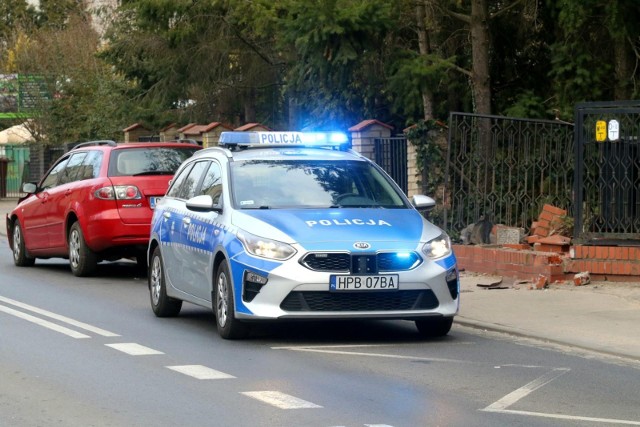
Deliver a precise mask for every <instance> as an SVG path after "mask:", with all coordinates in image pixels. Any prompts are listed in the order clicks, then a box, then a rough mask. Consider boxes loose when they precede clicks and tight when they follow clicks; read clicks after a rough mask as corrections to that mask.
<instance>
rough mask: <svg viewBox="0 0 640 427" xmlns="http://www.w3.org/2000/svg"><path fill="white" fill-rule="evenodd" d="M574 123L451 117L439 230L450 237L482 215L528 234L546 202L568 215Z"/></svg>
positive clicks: (456, 234) (468, 115) (453, 115)
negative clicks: (442, 208) (441, 228)
mask: <svg viewBox="0 0 640 427" xmlns="http://www.w3.org/2000/svg"><path fill="white" fill-rule="evenodd" d="M573 131H574V129H573V125H572V124H568V123H564V122H557V121H551V120H526V119H517V118H509V117H501V116H482V115H475V114H465V113H451V114H450V116H449V147H448V153H447V157H446V158H447V162H446V172H445V206H444V213H443V215H444V221H443V224H444V227H445V229H446V230H447V231H448V232H449V233H450V234H451V235H452V236H453V237H459V234H460V231H461V230H462V229H463V228H465V227H466V226H468V225H469V224H473V223H475V222H477V221H479V220H480V219H481V218H482V217H483V216H485V217H488V218H489V219H490V220H491V221H492V222H493V223H496V224H504V225H508V226H513V227H522V228H524V229H525V231H527V232H528V231H529V229H530V227H531V223H532V222H533V221H534V220H535V219H536V218H537V217H538V215H539V214H540V211H541V208H542V206H543V205H544V204H545V203H550V204H553V205H555V206H558V207H560V208H563V209H567V210H568V211H569V212H572V209H573V204H572V188H573V164H574V151H573V146H574V143H573V140H574V138H573Z"/></svg>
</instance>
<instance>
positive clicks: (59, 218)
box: [47, 151, 87, 251]
mask: <svg viewBox="0 0 640 427" xmlns="http://www.w3.org/2000/svg"><path fill="white" fill-rule="evenodd" d="M86 157H87V152H86V151H82V152H78V153H75V154H72V155H71V157H70V158H69V161H68V162H67V164H66V165H65V167H64V170H62V172H61V173H60V180H59V181H58V185H56V186H55V187H52V188H51V189H50V190H49V202H48V207H47V223H48V229H49V247H50V248H52V249H60V250H62V251H65V250H66V249H65V248H66V243H67V233H66V228H65V220H66V215H67V213H68V212H69V207H70V205H71V203H72V201H73V200H74V198H78V197H79V188H78V180H79V179H80V178H81V176H82V173H81V172H82V168H83V166H82V162H83V161H84V159H85V158H86ZM81 202H82V200H81Z"/></svg>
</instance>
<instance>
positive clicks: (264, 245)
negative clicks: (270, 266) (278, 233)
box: [238, 232, 296, 261]
mask: <svg viewBox="0 0 640 427" xmlns="http://www.w3.org/2000/svg"><path fill="white" fill-rule="evenodd" d="M238 239H240V241H241V242H242V245H243V246H244V249H245V250H246V251H247V252H248V253H250V254H251V255H255V256H257V257H260V258H268V259H275V260H278V261H284V260H287V259H289V258H291V257H292V256H293V255H294V254H295V253H296V250H295V249H294V248H293V247H292V246H291V245H288V244H286V243H282V242H278V241H276V240H271V239H265V238H264V237H258V236H254V235H253V234H249V233H246V232H238Z"/></svg>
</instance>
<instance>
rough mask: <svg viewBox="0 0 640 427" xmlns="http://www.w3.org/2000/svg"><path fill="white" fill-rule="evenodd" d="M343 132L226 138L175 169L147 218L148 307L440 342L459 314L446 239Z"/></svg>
mask: <svg viewBox="0 0 640 427" xmlns="http://www.w3.org/2000/svg"><path fill="white" fill-rule="evenodd" d="M434 205H435V202H434V200H433V199H431V198H429V197H427V196H414V197H413V198H412V200H411V201H410V200H408V199H407V198H406V197H405V195H404V194H403V192H402V191H401V190H400V189H399V188H398V186H397V185H396V184H395V183H394V182H393V180H391V179H390V178H389V176H388V175H387V174H386V173H385V172H384V171H383V170H382V169H381V168H380V167H379V166H378V165H376V164H375V163H374V162H372V161H370V160H369V159H367V158H366V157H364V156H362V155H360V154H358V153H357V152H355V151H353V150H351V149H349V148H348V140H347V137H346V135H344V134H341V133H300V132H225V133H222V135H221V138H220V142H219V146H218V147H212V148H207V149H204V150H201V151H198V152H197V153H195V154H194V155H193V156H192V157H191V158H189V159H188V160H186V161H185V162H184V163H183V164H182V165H181V167H180V168H179V169H178V171H177V172H176V175H175V177H174V179H173V181H172V183H171V185H170V187H169V189H168V190H167V194H166V195H165V197H164V198H162V199H161V201H160V202H158V204H157V206H156V209H155V212H154V215H153V220H152V229H151V239H150V243H149V252H148V253H149V276H148V277H149V291H150V296H151V298H150V299H151V307H152V309H153V311H154V313H155V314H156V315H157V316H159V317H167V316H176V315H177V314H178V313H179V312H180V309H181V307H182V303H183V301H186V302H189V303H193V304H197V305H200V306H204V307H211V308H212V309H213V311H214V313H215V318H216V323H217V328H218V332H219V333H220V335H221V336H222V337H223V338H226V339H234V338H242V337H244V336H246V334H247V333H248V332H249V328H250V325H251V321H260V320H263V321H264V320H267V319H270V320H273V319H352V318H371V319H406V320H411V321H415V324H416V326H417V329H418V331H419V332H420V333H422V334H423V335H425V336H443V335H446V334H447V333H448V332H449V330H450V329H451V324H452V322H453V318H454V316H455V315H456V314H457V312H458V308H459V280H458V272H457V268H456V259H455V256H454V254H453V252H452V249H451V243H450V241H449V237H448V236H447V235H446V234H445V233H444V232H443V231H442V230H441V229H439V228H438V227H436V226H434V225H433V224H431V223H430V222H428V221H426V220H425V219H424V217H423V216H422V215H421V214H420V212H419V210H426V209H430V208H432V207H433V206H434Z"/></svg>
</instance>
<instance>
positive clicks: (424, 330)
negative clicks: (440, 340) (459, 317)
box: [416, 317, 453, 338]
mask: <svg viewBox="0 0 640 427" xmlns="http://www.w3.org/2000/svg"><path fill="white" fill-rule="evenodd" d="M451 325H453V317H431V318H427V319H418V320H416V327H417V328H418V332H420V335H422V336H423V337H426V338H437V337H443V336H445V335H447V334H448V333H449V331H450V330H451Z"/></svg>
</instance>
